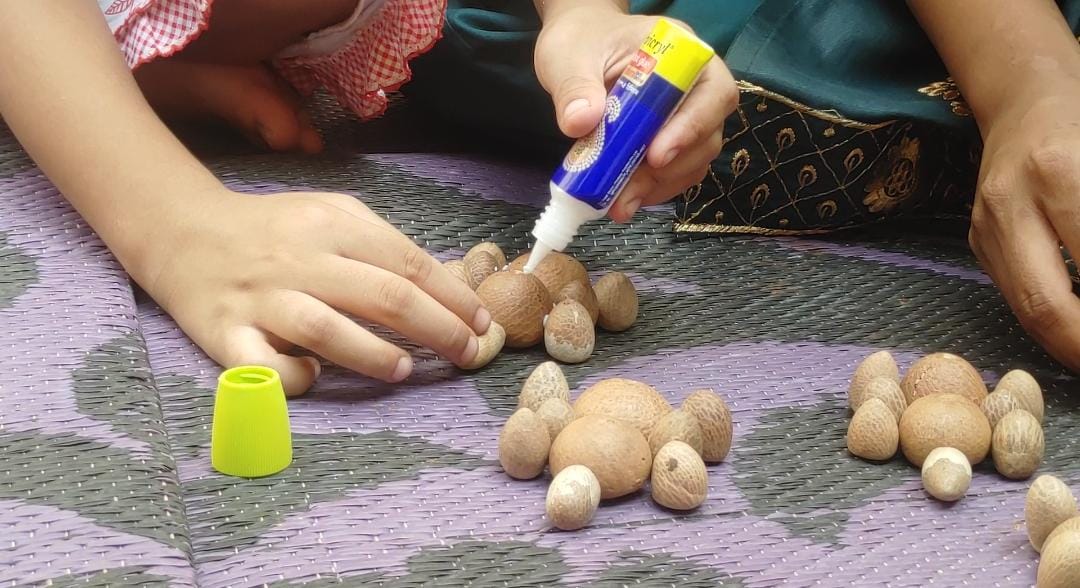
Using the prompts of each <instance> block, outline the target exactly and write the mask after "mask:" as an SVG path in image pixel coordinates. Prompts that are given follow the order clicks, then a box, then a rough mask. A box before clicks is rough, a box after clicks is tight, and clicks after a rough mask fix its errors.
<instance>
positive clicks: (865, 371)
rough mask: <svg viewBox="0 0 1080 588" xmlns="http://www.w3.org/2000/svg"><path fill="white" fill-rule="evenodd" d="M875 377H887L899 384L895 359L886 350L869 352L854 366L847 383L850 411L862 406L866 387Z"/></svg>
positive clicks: (898, 369)
mask: <svg viewBox="0 0 1080 588" xmlns="http://www.w3.org/2000/svg"><path fill="white" fill-rule="evenodd" d="M875 378H889V379H891V380H894V381H895V382H896V383H897V384H898V385H899V384H900V368H898V367H896V360H895V359H893V356H892V354H891V353H889V352H888V351H877V352H875V353H872V354H870V355H869V356H867V357H866V359H864V360H862V361H861V362H859V365H858V366H857V367H856V368H855V373H854V374H853V375H852V376H851V383H850V384H849V385H848V407H850V408H851V412H852V413H854V412H855V411H856V410H859V407H860V406H862V403H863V400H864V399H865V398H864V397H865V395H866V387H867V386H868V385H869V384H870V382H872V381H873V380H874V379H875Z"/></svg>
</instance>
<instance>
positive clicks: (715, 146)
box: [645, 132, 724, 200]
mask: <svg viewBox="0 0 1080 588" xmlns="http://www.w3.org/2000/svg"><path fill="white" fill-rule="evenodd" d="M723 144H724V136H723V134H721V133H720V132H716V133H713V134H712V135H710V136H709V137H708V138H707V139H705V140H704V141H702V142H700V143H698V144H697V145H695V146H693V147H691V148H689V149H688V150H687V151H685V152H681V153H680V154H679V156H678V157H676V158H675V159H674V160H672V161H671V162H670V163H668V164H667V165H665V166H664V167H660V168H652V169H653V170H654V171H653V175H655V176H656V178H657V179H658V180H659V182H660V183H662V184H679V183H682V185H680V186H679V187H678V188H677V189H676V191H677V192H681V191H682V190H685V189H686V188H688V187H690V186H691V185H693V184H696V183H697V182H699V181H701V178H702V177H703V174H702V170H705V169H707V168H708V167H709V164H711V163H712V162H713V161H714V160H715V159H716V155H717V153H719V152H720V149H721V148H722V147H723ZM650 167H651V166H650ZM650 196H653V194H649V195H646V197H645V199H646V200H648V199H649V197H650Z"/></svg>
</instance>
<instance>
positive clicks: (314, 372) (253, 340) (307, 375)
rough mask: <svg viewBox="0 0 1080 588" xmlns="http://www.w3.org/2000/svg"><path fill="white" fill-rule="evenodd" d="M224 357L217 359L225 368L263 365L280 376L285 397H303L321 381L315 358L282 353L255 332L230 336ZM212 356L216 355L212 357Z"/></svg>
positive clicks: (246, 331) (243, 330)
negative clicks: (313, 385)
mask: <svg viewBox="0 0 1080 588" xmlns="http://www.w3.org/2000/svg"><path fill="white" fill-rule="evenodd" d="M227 344H228V347H227V352H226V353H225V354H224V357H221V358H220V359H218V358H216V357H215V358H214V359H218V361H220V362H221V363H222V364H223V365H224V366H225V367H226V368H230V367H236V366H240V365H261V366H264V367H268V368H270V369H272V370H274V371H276V372H277V373H278V375H279V376H280V377H281V384H282V387H283V388H285V395H286V396H289V397H293V396H300V395H302V394H304V393H305V392H307V391H308V388H310V387H311V385H312V384H313V383H315V379H316V378H318V377H319V373H320V372H321V371H322V366H321V365H320V364H319V360H317V359H315V358H314V357H297V356H293V355H286V354H284V353H280V352H279V351H278V350H277V349H274V347H273V346H271V345H270V343H269V342H267V340H266V337H265V336H264V335H263V334H262V333H259V332H257V331H255V330H254V329H250V328H239V329H236V330H234V331H232V332H231V336H230V337H229V339H228V341H227ZM211 355H213V354H211Z"/></svg>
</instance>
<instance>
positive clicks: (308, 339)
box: [139, 192, 491, 395]
mask: <svg viewBox="0 0 1080 588" xmlns="http://www.w3.org/2000/svg"><path fill="white" fill-rule="evenodd" d="M215 202H217V203H218V204H215V205H213V206H212V207H211V208H210V209H203V210H200V211H197V212H196V211H192V212H191V213H190V214H189V216H188V217H186V218H183V220H182V221H178V222H175V223H169V224H166V225H165V228H163V230H162V231H161V238H162V239H166V240H169V241H170V243H168V245H169V246H168V247H158V248H155V249H160V250H162V251H168V252H170V253H169V257H168V258H167V259H160V260H155V263H143V264H140V265H141V266H143V267H149V268H154V269H153V274H152V275H147V276H142V277H143V278H144V279H142V280H139V281H140V282H141V283H142V284H143V285H144V287H146V289H147V291H148V292H149V293H150V294H151V295H152V296H153V297H154V298H155V299H156V300H157V301H158V303H159V304H161V305H162V307H163V308H165V310H166V311H168V312H169V314H170V315H172V316H173V318H174V319H176V321H177V323H179V325H180V327H181V328H182V329H183V330H184V331H185V332H186V333H187V334H188V335H189V336H190V337H191V338H192V339H193V340H194V341H195V342H196V343H197V344H198V345H199V346H200V347H202V349H203V350H205V351H206V352H207V353H208V354H209V355H210V356H211V357H212V358H213V359H214V360H216V361H217V362H219V363H220V364H222V365H224V366H226V367H232V366H236V365H246V364H256V365H265V366H268V367H272V368H274V369H276V370H277V371H278V372H280V374H281V376H282V380H283V382H284V385H285V390H286V392H287V393H288V394H290V395H297V394H301V393H303V392H304V391H306V390H307V388H308V387H309V386H310V385H311V383H312V382H313V381H314V379H315V378H316V377H317V376H318V374H319V363H318V361H316V360H315V359H314V358H313V357H295V356H292V355H288V354H287V353H286V352H287V351H288V350H289V349H290V348H292V347H293V346H299V347H302V348H304V349H307V350H309V351H311V352H313V353H316V354H318V355H321V356H322V357H324V358H326V359H328V360H330V361H332V362H334V363H336V364H338V365H341V366H343V367H346V368H349V369H352V370H355V371H357V372H360V373H363V374H367V375H369V376H373V377H375V378H378V379H381V380H384V381H388V382H398V381H401V380H403V379H405V378H406V377H407V376H408V375H409V373H410V372H411V371H412V360H411V358H410V356H409V354H408V353H407V352H405V351H404V350H403V349H401V348H399V347H397V346H396V345H394V344H392V343H390V342H388V341H386V340H384V339H382V338H380V337H379V336H377V335H376V334H374V333H372V332H371V331H369V330H367V329H365V328H364V327H362V326H361V325H359V324H357V323H356V322H354V321H353V320H352V319H350V318H349V317H348V316H346V315H345V314H344V313H348V314H349V315H352V316H354V317H357V318H360V319H365V320H368V321H371V322H373V323H378V324H381V325H384V326H386V327H388V328H390V329H393V330H394V331H396V332H398V333H400V334H401V335H404V336H405V337H407V338H409V339H411V340H413V341H416V342H417V343H420V344H422V345H424V346H427V347H429V348H431V349H433V350H434V351H435V352H437V353H439V354H440V355H441V356H443V357H446V358H447V359H449V360H451V361H453V362H455V363H458V364H462V363H466V362H469V361H471V360H472V359H473V357H474V356H475V355H476V353H477V351H478V342H477V338H476V335H475V333H483V332H485V331H486V330H487V328H488V324H489V323H490V321H491V317H490V315H489V314H488V312H487V311H486V310H484V309H483V307H482V306H481V304H480V300H479V299H478V298H477V297H476V294H475V293H473V292H472V291H471V290H470V289H469V288H468V286H466V285H465V284H464V283H462V282H461V281H460V280H458V279H457V278H455V277H454V276H453V275H451V274H450V273H449V272H448V271H447V270H446V269H445V268H444V267H443V266H442V265H441V264H440V263H439V262H438V261H436V260H435V259H433V258H432V257H431V256H429V255H428V254H427V253H425V252H424V251H423V250H422V249H421V248H420V247H418V246H417V245H416V244H415V243H413V242H412V241H411V240H410V239H409V238H408V237H406V236H405V235H403V234H401V233H400V232H398V231H397V230H396V229H394V227H393V226H391V225H390V224H389V223H387V222H386V221H384V220H383V219H382V218H380V217H379V216H378V215H376V214H375V213H373V212H372V211H371V210H370V209H368V208H367V207H366V206H364V205H363V204H361V203H360V202H359V201H358V200H356V199H355V198H353V197H351V196H346V195H343V194H321V193H290V194H279V195H275V196H271V197H258V196H248V195H242V194H236V193H232V192H225V193H224V194H223V195H222V196H221V198H219V199H216V200H215Z"/></svg>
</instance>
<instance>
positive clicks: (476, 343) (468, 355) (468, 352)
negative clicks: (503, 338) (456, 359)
mask: <svg viewBox="0 0 1080 588" xmlns="http://www.w3.org/2000/svg"><path fill="white" fill-rule="evenodd" d="M477 353H480V340H479V339H477V338H476V337H469V343H468V344H467V345H466V346H465V357H464V358H463V359H464V361H465V363H468V362H470V361H472V360H474V359H476V354H477Z"/></svg>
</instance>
